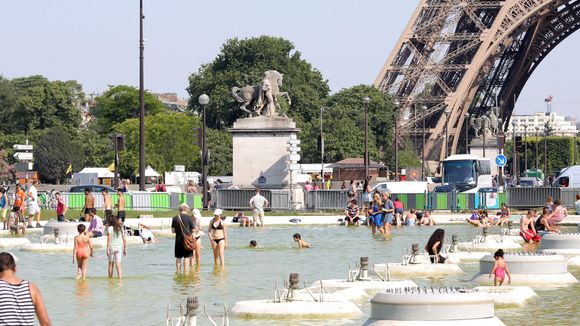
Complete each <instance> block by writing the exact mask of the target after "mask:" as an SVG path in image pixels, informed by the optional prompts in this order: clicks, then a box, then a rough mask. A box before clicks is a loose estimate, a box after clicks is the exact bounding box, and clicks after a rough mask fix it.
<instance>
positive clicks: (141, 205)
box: [62, 191, 202, 211]
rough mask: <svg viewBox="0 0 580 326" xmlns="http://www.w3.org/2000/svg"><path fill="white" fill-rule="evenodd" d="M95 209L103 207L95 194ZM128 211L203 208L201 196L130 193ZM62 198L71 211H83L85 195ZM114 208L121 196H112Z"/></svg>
mask: <svg viewBox="0 0 580 326" xmlns="http://www.w3.org/2000/svg"><path fill="white" fill-rule="evenodd" d="M93 196H94V197H95V207H96V208H97V209H100V208H101V207H103V195H102V194H100V193H94V194H93ZM123 197H124V198H125V210H126V211H166V210H177V209H178V208H179V205H181V204H184V203H185V204H187V205H189V207H191V208H197V209H201V208H202V200H201V195H196V194H186V193H167V192H144V191H136V192H128V193H125V194H123ZM62 198H63V200H64V202H65V204H66V205H67V206H68V208H69V209H81V208H83V207H84V205H85V194H84V193H67V192H63V193H62ZM111 199H112V201H113V206H115V205H117V203H118V201H119V196H118V195H117V194H111Z"/></svg>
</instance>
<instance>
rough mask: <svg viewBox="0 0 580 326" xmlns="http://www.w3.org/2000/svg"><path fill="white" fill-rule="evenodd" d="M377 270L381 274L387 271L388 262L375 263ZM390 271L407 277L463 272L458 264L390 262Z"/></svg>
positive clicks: (392, 273)
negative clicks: (404, 263)
mask: <svg viewBox="0 0 580 326" xmlns="http://www.w3.org/2000/svg"><path fill="white" fill-rule="evenodd" d="M375 270H376V271H377V272H378V273H381V276H384V275H386V273H387V264H375ZM388 273H389V274H390V275H395V276H406V277H429V276H442V275H457V274H463V270H462V269H461V267H459V266H458V265H457V264H431V263H423V264H406V265H403V264H402V263H388Z"/></svg>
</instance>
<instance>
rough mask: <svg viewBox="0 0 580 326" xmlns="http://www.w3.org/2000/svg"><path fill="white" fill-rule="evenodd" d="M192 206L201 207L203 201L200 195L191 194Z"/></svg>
mask: <svg viewBox="0 0 580 326" xmlns="http://www.w3.org/2000/svg"><path fill="white" fill-rule="evenodd" d="M193 208H197V209H202V208H203V201H202V200H201V195H195V196H193Z"/></svg>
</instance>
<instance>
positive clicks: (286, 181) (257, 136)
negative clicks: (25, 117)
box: [230, 116, 300, 189]
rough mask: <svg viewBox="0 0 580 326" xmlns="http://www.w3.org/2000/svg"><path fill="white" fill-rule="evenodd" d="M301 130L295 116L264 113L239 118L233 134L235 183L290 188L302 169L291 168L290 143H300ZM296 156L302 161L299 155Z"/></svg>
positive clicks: (244, 185)
mask: <svg viewBox="0 0 580 326" xmlns="http://www.w3.org/2000/svg"><path fill="white" fill-rule="evenodd" d="M299 131H300V130H299V129H298V128H296V123H295V122H294V121H293V120H292V119H291V118H285V117H264V116H260V117H254V118H244V119H238V120H237V121H236V122H235V123H234V126H233V128H231V129H230V132H231V133H232V137H233V185H234V186H237V187H240V188H249V187H260V188H265V189H284V188H286V189H288V188H290V185H291V184H293V183H294V182H295V181H293V180H291V179H292V178H293V177H294V178H295V177H296V173H297V172H298V171H291V169H290V164H291V157H290V150H289V147H290V142H294V143H296V142H297V134H298V132H299ZM295 146H296V145H295ZM295 155H296V154H295ZM296 158H298V159H296ZM292 159H294V160H293V161H298V160H299V157H292Z"/></svg>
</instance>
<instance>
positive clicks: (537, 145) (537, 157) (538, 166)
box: [536, 127, 540, 173]
mask: <svg viewBox="0 0 580 326" xmlns="http://www.w3.org/2000/svg"><path fill="white" fill-rule="evenodd" d="M539 131H540V128H538V127H536V173H538V169H539V168H540V163H539V162H538V161H539V156H540V155H539V154H538V149H539V148H540V135H539V134H538V132H539Z"/></svg>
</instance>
